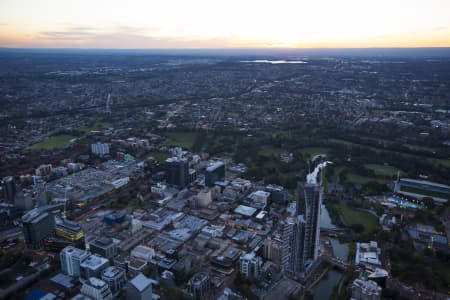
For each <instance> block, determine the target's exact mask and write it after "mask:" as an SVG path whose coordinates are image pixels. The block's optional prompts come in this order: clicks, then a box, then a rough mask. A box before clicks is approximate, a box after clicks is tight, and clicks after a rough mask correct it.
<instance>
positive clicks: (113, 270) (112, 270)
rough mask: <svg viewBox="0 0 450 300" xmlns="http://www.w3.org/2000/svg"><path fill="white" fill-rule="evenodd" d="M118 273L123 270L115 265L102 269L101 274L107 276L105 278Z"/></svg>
mask: <svg viewBox="0 0 450 300" xmlns="http://www.w3.org/2000/svg"><path fill="white" fill-rule="evenodd" d="M120 273H124V270H123V269H122V268H119V267H116V266H110V267H107V268H106V269H104V270H103V272H102V276H104V277H107V278H113V277H116V276H117V275H118V274H120Z"/></svg>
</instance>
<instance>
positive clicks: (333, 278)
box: [313, 269, 342, 300]
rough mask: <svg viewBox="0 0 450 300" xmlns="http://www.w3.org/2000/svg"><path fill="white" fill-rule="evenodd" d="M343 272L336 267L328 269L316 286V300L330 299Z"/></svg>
mask: <svg viewBox="0 0 450 300" xmlns="http://www.w3.org/2000/svg"><path fill="white" fill-rule="evenodd" d="M341 277H342V273H341V272H339V271H336V270H334V269H332V270H330V271H328V273H327V274H326V275H325V276H324V277H323V278H322V279H321V280H320V281H319V283H318V284H316V286H315V287H314V289H313V290H314V300H326V299H330V296H331V295H332V294H333V290H334V287H335V286H337V285H338V283H339V280H341Z"/></svg>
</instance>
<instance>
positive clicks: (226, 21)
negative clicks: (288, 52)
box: [0, 0, 450, 49]
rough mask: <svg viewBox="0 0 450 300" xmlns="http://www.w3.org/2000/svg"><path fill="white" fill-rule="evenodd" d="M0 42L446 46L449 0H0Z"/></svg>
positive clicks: (449, 27)
mask: <svg viewBox="0 0 450 300" xmlns="http://www.w3.org/2000/svg"><path fill="white" fill-rule="evenodd" d="M0 47H11V48H30V47H33V48H117V49H129V48H134V49H141V48H142V49H145V48H252V47H256V48H267V47H270V48H367V47H387V48H389V47H450V1H447V0H428V1H426V0H409V1H406V0H395V1H392V0H378V1H371V0H341V1H337V0H334V1H333V0H331V1H329V0H315V1H314V0H303V1H301V0H297V1H290V0H278V1H276V2H274V1H255V0H244V1H238V0H228V1H220V0H217V1H207V0H192V1H182V0H148V1H145V0H128V1H116V0H110V1H107V0H91V1H89V0H78V1H75V0H63V1H62V0H2V1H1V3H0Z"/></svg>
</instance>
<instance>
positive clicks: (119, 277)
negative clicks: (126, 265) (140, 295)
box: [102, 266, 127, 295]
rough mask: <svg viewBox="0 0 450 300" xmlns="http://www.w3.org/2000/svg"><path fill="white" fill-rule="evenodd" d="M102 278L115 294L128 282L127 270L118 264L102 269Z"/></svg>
mask: <svg viewBox="0 0 450 300" xmlns="http://www.w3.org/2000/svg"><path fill="white" fill-rule="evenodd" d="M102 280H103V281H105V282H106V283H107V284H108V286H109V288H110V289H111V292H112V293H113V295H117V294H118V293H119V292H120V290H121V289H122V287H123V286H125V284H126V282H127V278H126V276H125V270H124V269H122V268H119V267H116V266H110V267H107V268H106V269H104V270H103V271H102Z"/></svg>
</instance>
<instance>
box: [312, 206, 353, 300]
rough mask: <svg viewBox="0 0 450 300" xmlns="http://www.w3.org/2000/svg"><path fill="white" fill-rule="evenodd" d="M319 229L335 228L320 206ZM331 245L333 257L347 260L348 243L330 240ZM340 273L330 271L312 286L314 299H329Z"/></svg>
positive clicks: (324, 208)
mask: <svg viewBox="0 0 450 300" xmlns="http://www.w3.org/2000/svg"><path fill="white" fill-rule="evenodd" d="M320 227H321V228H328V229H332V228H337V227H336V225H334V224H333V223H332V222H331V218H330V214H329V213H328V210H327V208H326V207H325V205H323V204H322V207H321V212H320ZM330 242H331V245H332V246H333V254H334V256H335V257H339V258H341V259H342V260H344V261H347V259H348V243H341V242H340V241H339V240H338V239H336V238H330ZM341 277H342V272H340V271H337V270H335V269H332V270H330V271H328V273H327V274H326V275H325V276H324V277H323V278H322V279H321V280H320V281H319V283H317V285H316V286H314V288H313V290H314V299H315V300H325V299H329V298H330V296H331V295H332V294H333V290H334V288H335V287H336V286H337V285H338V284H339V280H341Z"/></svg>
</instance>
